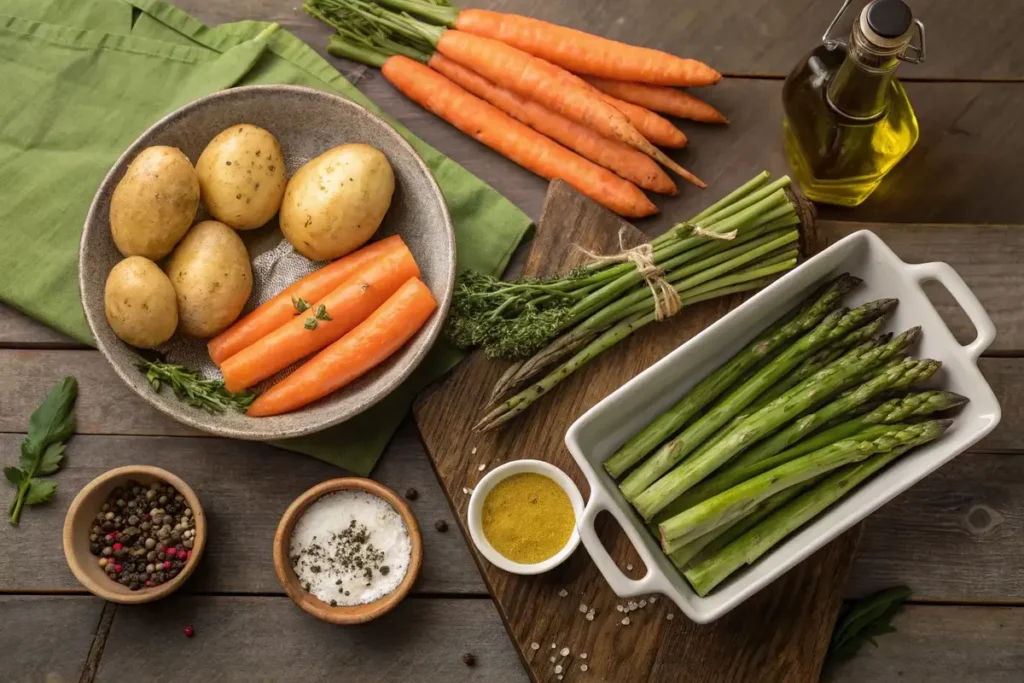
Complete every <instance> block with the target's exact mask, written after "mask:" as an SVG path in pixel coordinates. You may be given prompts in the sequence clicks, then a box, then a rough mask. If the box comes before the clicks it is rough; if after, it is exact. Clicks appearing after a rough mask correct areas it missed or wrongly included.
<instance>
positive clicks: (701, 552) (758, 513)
mask: <svg viewBox="0 0 1024 683" xmlns="http://www.w3.org/2000/svg"><path fill="white" fill-rule="evenodd" d="M823 478H824V477H823V476H822V477H819V478H815V479H811V480H810V481H805V482H804V483H802V484H797V485H796V486H790V487H789V488H788V489H785V490H783V491H779V492H778V493H776V494H775V495H773V496H770V497H768V498H766V499H764V500H762V501H761V502H760V503H758V504H757V506H756V507H755V508H754V509H753V510H751V511H750V513H748V514H747V515H746V516H744V517H741V518H740V519H737V520H736V521H735V522H731V523H729V524H725V525H723V526H720V527H718V528H717V529H712V530H711V531H709V532H708V533H706V534H704V535H703V536H701V537H700V538H696V539H694V540H692V541H690V542H689V543H680V542H679V541H668V542H667V543H665V544H663V545H662V550H663V551H665V552H666V553H667V554H668V556H669V559H670V560H672V564H673V565H675V567H676V569H685V568H686V567H687V565H689V564H692V563H694V562H695V561H697V560H698V559H699V558H702V557H710V556H711V555H713V554H715V553H716V552H718V551H719V550H721V549H722V548H724V547H725V546H727V545H729V544H730V543H732V542H733V541H735V540H736V539H737V538H739V537H740V536H742V535H743V534H744V533H746V532H747V530H748V529H752V528H753V527H754V526H756V525H757V524H758V523H759V522H760V521H761V520H762V519H764V518H765V517H767V516H768V515H770V514H771V513H773V512H775V511H776V510H778V509H779V508H780V507H782V506H783V505H785V504H786V503H788V502H789V501H791V500H793V499H794V498H796V497H797V496H799V495H800V494H801V493H803V492H804V491H807V490H809V489H810V488H811V487H812V486H814V484H815V483H816V482H818V481H821V480H822V479H823Z"/></svg>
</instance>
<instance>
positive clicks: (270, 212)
mask: <svg viewBox="0 0 1024 683" xmlns="http://www.w3.org/2000/svg"><path fill="white" fill-rule="evenodd" d="M196 171H197V172H198V173H199V186H200V188H201V190H202V198H203V204H205V205H206V210H207V211H209V212H210V215H211V216H213V217H214V218H216V219H217V220H219V221H221V222H222V223H225V224H226V225H229V226H231V227H232V228H234V229H235V230H253V229H255V228H258V227H260V226H262V225H264V224H265V223H266V222H267V221H269V220H270V219H271V218H273V217H274V214H275V213H277V210H278V209H279V208H280V207H281V197H283V196H284V186H285V177H284V158H283V157H282V156H281V146H280V145H279V144H278V143H277V138H275V137H274V136H273V135H271V134H270V132H269V131H266V130H264V129H262V128H260V127H259V126H253V125H251V124H248V123H239V124H236V125H234V126H231V127H230V128H228V129H226V130H224V131H221V132H220V133H219V134H218V135H217V137H215V138H214V139H213V140H210V144H208V145H207V146H206V149H204V150H203V153H202V154H200V155H199V162H198V163H197V164H196Z"/></svg>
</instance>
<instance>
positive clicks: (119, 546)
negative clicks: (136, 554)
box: [114, 543, 124, 553]
mask: <svg viewBox="0 0 1024 683" xmlns="http://www.w3.org/2000/svg"><path fill="white" fill-rule="evenodd" d="M123 547H124V546H123V545H121V544H120V543H115V544H114V552H115V553H116V552H117V551H118V550H120V549H121V548H123Z"/></svg>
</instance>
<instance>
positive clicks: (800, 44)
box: [178, 0, 1024, 79]
mask: <svg viewBox="0 0 1024 683" xmlns="http://www.w3.org/2000/svg"><path fill="white" fill-rule="evenodd" d="M178 4H179V5H180V6H182V7H183V8H184V9H186V10H187V11H189V12H191V13H193V14H194V15H195V16H197V17H199V18H200V19H202V20H203V21H206V22H207V23H211V24H216V23H220V22H223V21H235V20H237V19H241V18H246V19H262V20H264V21H277V22H279V23H280V24H281V25H282V26H284V27H286V28H288V29H289V30H290V31H293V32H295V33H296V34H297V35H299V36H300V37H301V38H302V39H303V40H306V41H307V42H309V43H310V44H311V45H313V46H314V47H317V48H322V46H323V43H324V42H325V41H326V31H317V30H316V26H315V24H316V22H315V21H314V20H313V19H312V18H311V17H309V16H308V15H306V14H305V13H304V12H302V9H301V3H299V2H292V3H280V2H276V1H275V0H234V1H233V2H231V3H230V4H229V3H226V2H208V1H206V0H179V3H178ZM459 4H460V6H462V7H470V6H472V7H475V8H483V9H494V10H498V11H503V12H513V13H516V14H525V15H527V16H532V17H537V18H539V19H544V20H546V21H553V22H556V23H560V24H564V25H566V26H571V27H573V28H577V29H580V30H584V31H589V32H591V33H596V34H599V35H603V36H606V37H608V38H612V39H614V40H621V41H625V42H628V43H633V44H635V45H644V46H647V47H653V48H657V49H661V50H666V51H668V52H673V53H677V54H680V55H682V56H684V57H692V58H695V59H701V60H704V61H706V62H708V63H710V64H712V65H713V66H715V67H716V68H717V69H719V70H721V71H723V72H725V73H728V74H744V75H751V74H757V75H773V76H784V75H785V74H787V73H789V71H790V69H792V68H793V65H794V64H796V63H797V61H798V60H799V59H801V58H802V57H803V55H804V54H805V53H806V52H808V51H809V50H810V49H811V48H813V47H815V46H816V45H818V44H819V43H820V42H821V34H822V33H823V32H824V31H825V27H826V26H827V25H828V23H829V21H831V19H832V17H833V15H834V14H835V12H836V10H838V9H839V5H840V3H839V2H834V3H832V2H816V3H807V2H801V1H799V0H782V1H779V0H774V1H773V0H724V1H723V0H692V1H691V2H687V3H686V4H685V5H679V4H678V3H674V2H671V1H670V0H636V1H634V2H630V3H629V4H628V5H623V4H622V3H621V2H612V1H611V0H597V1H596V2H586V3H584V2H549V1H547V0H474V1H473V2H463V3H459ZM988 4H989V5H990V6H989V7H987V8H985V9H984V10H982V11H978V8H977V7H974V6H971V5H970V4H968V3H962V2H957V1H956V0H931V2H928V3H927V4H922V6H918V5H917V4H915V5H914V9H915V11H916V12H917V14H918V16H919V17H920V18H921V19H922V20H923V21H924V22H925V24H926V25H927V27H928V41H929V43H930V50H929V54H928V59H927V60H926V61H925V62H924V63H923V64H921V65H919V66H913V65H905V66H903V67H901V70H900V74H901V76H903V77H905V78H915V79H920V78H931V79H947V78H956V79H1020V78H1024V51H1022V50H1021V49H1020V48H1019V44H1018V42H1017V36H1019V35H1020V33H1022V32H1024V16H1021V14H1020V13H1019V12H1013V11H1009V8H1008V7H1007V6H1006V5H999V4H997V3H988ZM862 6H863V3H857V4H856V5H855V6H854V9H853V10H852V11H851V14H850V15H849V16H848V17H846V20H844V21H843V22H842V24H841V25H840V28H839V29H838V31H837V33H836V35H837V36H840V37H844V38H845V37H846V36H847V35H848V33H849V26H850V23H851V20H852V18H853V14H852V12H855V11H859V10H860V7H862ZM322 34H323V35H322ZM952 45H955V46H956V49H955V50H953V49H943V48H944V46H952ZM936 46H937V47H936Z"/></svg>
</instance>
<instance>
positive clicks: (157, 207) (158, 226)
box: [110, 146, 199, 261]
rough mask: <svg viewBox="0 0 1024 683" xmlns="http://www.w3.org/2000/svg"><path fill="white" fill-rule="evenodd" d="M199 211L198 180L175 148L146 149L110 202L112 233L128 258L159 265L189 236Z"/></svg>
mask: <svg viewBox="0 0 1024 683" xmlns="http://www.w3.org/2000/svg"><path fill="white" fill-rule="evenodd" d="M198 209H199V177H198V176H197V175H196V170H195V169H194V168H192V162H191V161H189V160H188V157H187V156H185V155H184V154H183V153H182V152H181V150H179V149H177V148H176V147H163V146H158V147H147V148H146V149H144V150H142V151H141V152H139V155H138V156H137V157H135V159H133V160H132V163H131V164H129V165H128V170H127V171H126V172H125V174H124V177H123V178H121V182H119V183H118V184H117V187H115V188H114V194H113V195H112V196H111V198H110V234H111V236H112V237H113V238H114V244H116V245H117V249H118V251H120V252H121V253H122V254H124V255H125V256H145V257H146V258H148V259H151V260H153V261H157V260H159V259H162V258H163V257H164V256H167V255H168V254H170V253H171V250H172V249H174V245H175V244H177V243H178V241H179V240H180V239H181V238H182V237H184V235H185V233H186V232H188V228H189V226H190V225H192V221H193V220H195V218H196V211H197V210H198Z"/></svg>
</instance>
